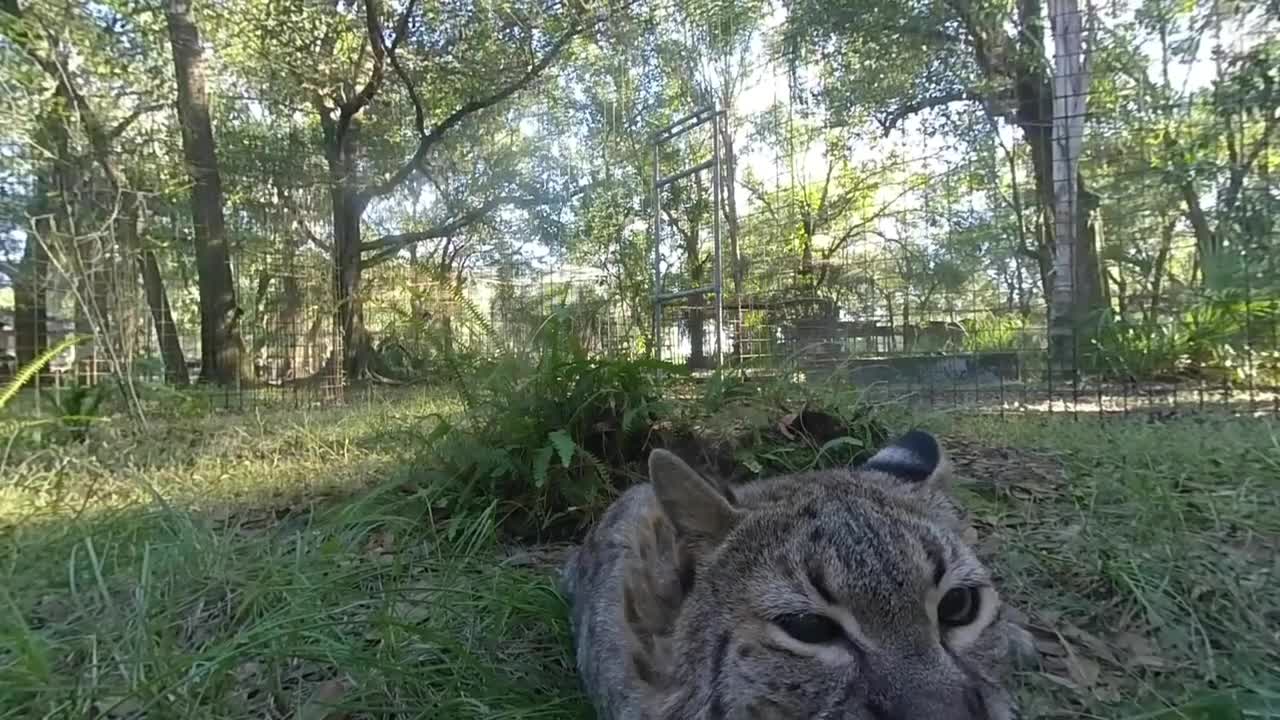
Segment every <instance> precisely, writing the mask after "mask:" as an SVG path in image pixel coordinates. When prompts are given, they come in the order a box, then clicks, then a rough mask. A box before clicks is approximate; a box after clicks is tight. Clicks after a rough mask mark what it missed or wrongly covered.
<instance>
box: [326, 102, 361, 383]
mask: <svg viewBox="0 0 1280 720" xmlns="http://www.w3.org/2000/svg"><path fill="white" fill-rule="evenodd" d="M358 122H359V121H358V119H356V118H352V120H351V123H350V124H349V125H348V126H347V127H346V128H345V131H344V129H343V128H332V131H326V136H327V137H326V144H327V148H326V157H327V160H328V164H329V182H330V190H329V197H330V200H331V204H332V206H333V288H334V297H335V299H336V300H337V316H336V318H335V321H336V323H337V326H338V328H340V335H339V337H341V338H342V357H341V358H340V360H341V368H342V372H343V374H344V375H345V376H346V377H348V378H360V377H364V376H366V375H368V374H369V358H370V355H371V354H372V348H371V346H370V338H369V333H368V331H367V330H366V329H365V325H364V305H363V298H362V297H361V295H360V293H361V274H362V271H363V270H364V268H363V266H362V264H361V256H360V224H361V221H362V219H363V217H364V209H365V205H366V201H365V200H364V198H363V197H362V196H361V194H360V192H359V190H358V187H357V178H356V162H355V154H356V147H355V146H356V138H355V137H354V135H355V131H356V128H357V127H358Z"/></svg>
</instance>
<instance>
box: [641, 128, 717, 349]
mask: <svg viewBox="0 0 1280 720" xmlns="http://www.w3.org/2000/svg"><path fill="white" fill-rule="evenodd" d="M723 122H725V113H724V111H723V110H720V109H718V108H716V107H714V106H712V107H706V108H702V109H700V110H697V111H695V112H692V113H690V114H688V115H685V116H684V117H682V118H680V119H678V120H676V121H675V122H672V123H671V124H670V125H667V126H666V127H663V128H661V129H659V130H658V131H657V132H655V133H654V134H653V139H652V143H653V341H654V348H653V356H654V358H655V359H661V357H662V306H663V305H666V304H670V303H674V302H675V301H678V300H685V299H688V298H690V297H693V296H696V295H708V294H714V295H715V298H716V306H715V315H716V364H717V365H723V364H724V263H723V257H722V252H721V250H722V249H721V238H720V214H721V212H722V211H723V208H722V207H721V204H722V203H723V202H724V193H723V192H722V189H721V187H720V184H721V178H720V172H721V166H722V164H723V163H722V161H721V157H720V153H721V150H720V133H721V131H722V129H723V128H722V127H721V123H723ZM708 123H710V124H711V136H712V142H711V157H710V158H708V159H707V160H704V161H703V162H700V163H698V164H696V165H693V166H691V167H687V168H685V169H683V170H680V171H678V172H675V173H672V174H670V175H667V176H661V175H659V172H660V167H659V166H660V165H661V159H662V146H663V145H664V144H666V143H669V142H671V141H673V140H676V139H677V138H680V137H682V136H684V135H687V134H689V133H691V132H693V131H694V130H697V129H698V128H700V127H703V126H704V125H707V124H708ZM707 170H710V171H711V193H712V198H713V199H712V202H711V235H712V242H713V244H714V249H715V268H714V272H713V273H712V281H711V284H710V285H705V286H703V287H697V288H689V289H687V290H677V291H674V292H664V291H663V284H662V188H664V187H666V186H668V185H672V184H675V183H677V182H680V181H681V180H684V179H686V178H689V177H692V176H693V175H696V174H698V173H700V172H706V171H707Z"/></svg>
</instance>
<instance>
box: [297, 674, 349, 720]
mask: <svg viewBox="0 0 1280 720" xmlns="http://www.w3.org/2000/svg"><path fill="white" fill-rule="evenodd" d="M350 689H351V688H350V686H349V685H348V683H347V681H346V680H345V679H343V678H341V677H335V678H329V679H328V680H325V681H324V682H322V683H320V687H318V688H316V691H315V692H314V693H312V695H311V698H310V699H309V700H307V702H306V704H305V705H303V706H302V707H300V708H298V712H297V714H296V715H294V719H295V720H345V718H347V717H348V713H347V711H346V710H343V709H341V708H339V707H337V705H338V704H339V703H340V702H342V698H343V696H345V695H346V694H347V691H348V690H350Z"/></svg>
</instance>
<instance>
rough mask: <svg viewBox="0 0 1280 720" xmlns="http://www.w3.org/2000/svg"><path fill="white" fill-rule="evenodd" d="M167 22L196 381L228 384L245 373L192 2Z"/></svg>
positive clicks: (175, 9)
mask: <svg viewBox="0 0 1280 720" xmlns="http://www.w3.org/2000/svg"><path fill="white" fill-rule="evenodd" d="M166 20H167V24H168V28H169V40H170V43H171V45H172V48H173V68H174V75H175V77H176V78H177V87H178V102H177V107H178V120H179V123H180V124H181V126H182V149H183V154H184V155H185V157H186V162H187V171H188V173H190V176H191V181H192V190H191V214H192V219H193V220H194V223H195V228H194V235H195V249H196V270H197V274H198V279H199V285H200V364H201V370H200V379H201V380H202V381H208V382H216V383H232V382H235V381H237V380H238V379H239V378H240V377H241V376H242V373H243V372H244V368H243V367H242V358H241V350H242V349H243V347H244V342H243V341H242V340H241V339H240V332H239V328H238V324H239V320H240V315H241V314H242V313H243V311H242V310H241V309H240V308H239V307H238V306H237V304H236V289H235V283H234V282H233V281H232V278H231V252H230V247H229V244H228V241H227V233H226V223H225V221H224V219H223V214H222V203H223V197H222V178H221V176H220V175H219V174H218V157H217V152H216V148H215V145H214V138H213V122H212V120H211V119H210V115H209V94H208V89H207V83H206V79H205V64H204V52H203V50H202V49H201V46H200V30H199V28H198V27H197V26H196V21H195V16H194V15H193V14H192V10H191V0H169V4H168V7H167V13H166Z"/></svg>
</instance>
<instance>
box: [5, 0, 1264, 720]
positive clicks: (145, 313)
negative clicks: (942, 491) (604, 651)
mask: <svg viewBox="0 0 1280 720" xmlns="http://www.w3.org/2000/svg"><path fill="white" fill-rule="evenodd" d="M1277 31H1280V7H1277V5H1276V4H1275V3H1248V2H1235V1H1233V0H835V1H831V0H821V1H820V0H732V1H731V0H690V1H687V2H680V1H677V0H608V1H606V2H600V3H596V2H579V1H578V0H572V1H569V2H560V1H559V0H549V1H547V0H494V1H492V2H470V1H460V2H449V3H442V2H432V1H429V0H333V1H332V2H321V3H311V2H292V1H286V0H204V1H201V2H188V1H187V0H162V1H160V2H150V1H149V0H142V1H135V0H128V1H126V0H103V1H97V0H95V1H94V2H87V1H84V2H67V3H53V2H49V1H48V0H0V88H3V92H2V93H0V102H3V108H2V109H0V112H2V114H3V117H4V118H5V122H4V123H3V125H0V388H2V389H0V433H2V434H3V441H4V442H5V443H6V445H5V449H4V450H3V451H2V452H0V534H2V535H3V536H4V537H5V538H6V539H7V540H8V539H11V540H12V541H13V542H12V546H13V548H14V549H13V551H12V557H11V558H9V560H10V562H8V567H7V569H6V570H5V571H4V572H5V573H6V575H3V576H0V599H2V600H3V602H0V606H3V607H5V608H6V609H5V610H3V611H0V615H2V616H4V617H5V618H6V619H5V620H3V621H0V637H4V638H6V640H7V642H5V643H0V717H9V716H11V715H12V716H13V717H19V716H21V717H27V716H31V717H36V716H48V717H58V716H77V717H80V716H94V717H113V718H114V717H143V716H147V717H150V716H168V715H173V716H175V717H224V716H225V717H236V718H240V717H286V716H287V717H296V718H330V717H340V716H346V715H343V714H342V713H347V714H349V715H350V716H357V717H366V716H367V717H383V716H393V715H406V714H407V715H410V716H418V715H421V716H423V717H477V718H478V717H588V716H589V715H588V714H587V713H588V711H587V710H586V708H585V705H584V704H583V703H582V700H581V698H580V697H579V696H578V695H577V694H576V689H575V688H576V684H575V682H574V679H573V673H572V667H571V665H572V655H571V653H569V652H567V651H566V649H565V648H564V647H563V643H562V639H563V636H564V632H563V631H564V627H563V622H564V618H563V607H562V604H561V599H560V598H559V596H558V595H557V593H556V591H555V589H554V583H553V582H552V580H551V579H550V578H551V575H550V573H549V570H550V569H551V568H552V566H553V565H554V563H555V561H556V559H558V557H559V553H560V552H561V551H562V550H563V547H564V545H565V544H566V543H570V542H572V541H574V540H576V539H578V538H579V537H580V536H581V533H582V531H583V529H584V528H585V527H587V526H588V525H589V524H590V522H591V521H593V520H594V519H595V518H596V517H598V516H599V514H600V513H601V512H602V511H603V509H604V508H605V507H607V505H608V502H609V501H610V500H612V498H614V497H615V496H616V495H617V493H618V492H620V491H621V490H622V489H623V488H625V487H626V486H628V485H629V484H631V483H634V482H637V481H640V480H642V479H643V478H644V475H645V466H644V456H645V453H647V452H648V451H650V450H652V449H654V448H657V447H664V448H668V449H673V450H675V451H677V452H680V453H681V454H683V455H685V456H688V457H691V458H695V459H696V460H697V461H698V462H699V463H701V464H700V465H699V467H700V468H702V469H704V470H706V471H707V472H708V473H709V474H712V475H716V476H717V477H720V478H721V479H723V480H725V481H726V482H737V481H741V480H744V479H748V478H751V477H758V476H761V475H767V474H770V473H778V472H789V471H796V470H809V469H815V468H823V467H830V466H832V465H837V464H847V463H850V462H856V461H858V460H859V459H861V458H863V457H865V456H866V454H867V453H868V452H870V451H872V450H873V449H874V448H875V447H876V446H878V445H879V444H880V443H883V442H884V441H885V440H886V439H887V437H888V436H889V434H890V433H891V432H894V431H898V430H900V429H904V428H906V427H913V426H924V427H929V428H931V429H934V430H936V431H938V432H939V433H940V434H941V435H942V436H943V438H944V444H947V445H948V446H949V448H950V449H951V451H952V456H953V461H954V463H955V465H956V467H957V468H958V471H959V477H958V484H959V485H960V494H961V499H962V500H963V501H964V502H965V504H966V506H968V507H969V508H970V509H971V518H970V520H971V521H972V527H970V528H969V530H968V531H967V532H968V533H969V534H968V535H966V538H968V539H972V540H974V543H975V547H977V548H978V550H979V552H980V554H982V556H983V557H984V559H986V558H990V559H991V560H992V562H993V564H994V566H995V567H996V569H997V570H998V574H999V575H1000V577H1001V582H1002V583H1006V584H1007V585H1006V587H1007V588H1008V594H1009V596H1010V598H1011V602H1012V603H1013V604H1014V606H1015V607H1018V608H1021V610H1020V612H1023V613H1024V614H1025V615H1026V617H1023V618H1022V620H1025V621H1026V623H1027V624H1028V626H1029V627H1031V628H1032V629H1033V631H1034V632H1035V634H1036V638H1037V641H1038V643H1039V649H1040V651H1041V660H1042V665H1041V667H1040V668H1039V669H1038V670H1036V671H1032V672H1030V673H1028V674H1027V675H1026V676H1025V677H1024V678H1023V680H1024V686H1023V690H1022V691H1023V694H1024V695H1025V697H1026V698H1027V699H1028V702H1029V707H1030V708H1031V709H1032V711H1033V712H1034V713H1035V714H1034V715H1033V716H1043V717H1066V716H1072V717H1075V716H1082V717H1083V716H1087V717H1135V718H1137V717H1143V718H1181V717H1195V718H1206V719H1207V718H1225V717H1231V718H1244V717H1250V718H1252V717H1276V716H1280V715H1277V714H1274V713H1275V711H1274V706H1275V703H1276V701H1277V697H1278V696H1277V690H1276V688H1275V686H1274V678H1273V677H1271V676H1272V675H1273V674H1274V672H1273V670H1272V669H1273V668H1274V667H1275V666H1276V664H1277V663H1280V657H1278V656H1277V655H1276V650H1275V648H1276V647H1280V637H1276V635H1275V631H1274V628H1275V627H1276V626H1277V621H1278V619H1280V614H1278V613H1280V610H1277V607H1276V597H1277V594H1276V593H1275V592H1274V588H1275V572H1276V569H1275V567H1274V559H1275V557H1276V556H1277V553H1280V526H1277V524H1276V520H1275V518H1277V517H1280V514H1278V513H1277V512H1276V510H1277V509H1280V508H1278V506H1280V465H1277V462H1276V449H1277V447H1280V444H1278V443H1280V440H1278V439H1277V438H1278V437H1280V435H1277V429H1276V421H1277V417H1280V252H1277V251H1278V250H1280V248H1278V247H1277V244H1280V239H1278V236H1280V230H1278V229H1277V226H1276V217H1277V212H1278V211H1280V186H1278V183H1277V164H1278V163H1280V147H1278V146H1277V141H1280V39H1278V38H1280V33H1278V32H1277ZM1228 458H1230V461H1228ZM1237 458H1239V459H1237ZM1003 591H1004V590H1003V589H1002V592H1003ZM424 608H430V609H429V610H427V609H424ZM97 617H106V618H108V620H106V621H104V622H105V623H106V624H105V625H104V626H103V627H104V628H106V629H104V630H102V631H101V632H100V633H99V632H97V631H94V630H92V626H93V622H94V621H95V620H94V618H97ZM456 623H461V627H464V628H466V629H465V631H462V632H459V631H455V630H454V629H453V628H454V627H455V624H456ZM8 641H12V642H8ZM10 708H13V710H10ZM335 708H336V709H335ZM156 713H159V715H156Z"/></svg>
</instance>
